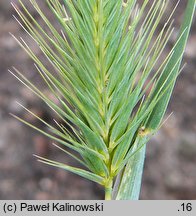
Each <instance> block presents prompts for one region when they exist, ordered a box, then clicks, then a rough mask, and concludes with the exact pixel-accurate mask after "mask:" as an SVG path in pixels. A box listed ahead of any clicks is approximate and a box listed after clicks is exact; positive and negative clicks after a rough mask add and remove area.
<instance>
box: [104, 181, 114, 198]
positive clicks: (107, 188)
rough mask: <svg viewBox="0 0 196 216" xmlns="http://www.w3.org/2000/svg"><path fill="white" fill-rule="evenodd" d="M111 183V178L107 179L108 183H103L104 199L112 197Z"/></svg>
mask: <svg viewBox="0 0 196 216" xmlns="http://www.w3.org/2000/svg"><path fill="white" fill-rule="evenodd" d="M112 184H113V179H112V178H111V179H109V180H108V183H107V184H106V185H105V200H111V199H112Z"/></svg>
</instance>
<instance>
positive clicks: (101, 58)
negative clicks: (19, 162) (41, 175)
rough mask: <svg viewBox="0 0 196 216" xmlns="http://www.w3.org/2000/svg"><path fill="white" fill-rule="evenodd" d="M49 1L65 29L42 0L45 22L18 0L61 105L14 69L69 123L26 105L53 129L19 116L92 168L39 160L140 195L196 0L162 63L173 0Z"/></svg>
mask: <svg viewBox="0 0 196 216" xmlns="http://www.w3.org/2000/svg"><path fill="white" fill-rule="evenodd" d="M45 2H46V3H47V6H48V8H49V10H50V11H51V13H53V16H54V18H55V19H56V22H58V24H59V25H58V27H57V28H56V27H54V26H53V24H52V23H51V20H49V18H48V17H47V16H46V14H45V13H44V11H43V10H42V9H41V7H40V6H39V4H38V3H37V1H36V0H30V3H31V4H32V6H33V7H34V9H35V10H36V12H37V13H38V14H39V16H40V17H41V18H42V20H43V22H44V23H45V24H44V29H43V26H42V25H43V23H42V24H40V23H39V22H38V21H37V20H36V19H35V18H34V17H33V15H32V14H31V13H30V12H29V9H28V8H27V6H26V5H25V4H23V2H22V1H21V0H18V3H19V4H18V6H17V5H16V4H14V3H13V7H14V8H15V10H16V12H17V14H18V17H19V18H16V19H17V21H18V22H19V24H20V25H21V26H22V27H23V29H24V30H25V31H26V33H27V34H28V35H29V36H30V37H32V38H33V39H34V41H35V42H36V43H37V45H38V46H39V48H40V50H41V51H42V53H43V54H44V56H45V57H46V59H47V60H48V64H47V65H45V61H42V60H40V59H39V58H38V57H37V56H36V54H35V53H34V52H33V51H32V50H31V48H30V47H29V46H28V44H27V43H26V42H25V41H24V40H23V39H22V38H20V39H17V38H15V39H16V40H17V41H18V43H19V44H20V45H21V47H22V48H23V49H24V50H25V51H26V52H27V53H28V55H29V56H30V57H31V58H32V59H33V61H34V62H35V68H36V70H37V72H38V73H39V74H40V77H41V78H42V79H43V80H44V82H45V83H46V84H47V86H48V91H50V92H51V93H52V94H53V95H54V97H55V98H56V99H58V104H57V103H56V102H55V101H54V100H52V99H51V98H48V96H47V95H45V94H44V93H43V92H42V91H41V90H40V89H39V88H38V87H36V85H35V84H33V83H32V82H31V81H30V80H28V79H27V78H26V77H25V76H24V75H23V74H22V73H21V72H19V71H18V70H17V69H15V68H14V71H15V72H14V73H13V74H14V76H15V77H16V78H17V79H18V80H20V81H21V82H22V83H23V84H24V85H25V86H26V87H27V88H29V89H30V90H31V91H32V92H34V93H35V94H36V95H37V96H38V97H39V98H40V99H42V100H43V101H44V102H45V103H46V104H47V105H48V107H49V108H50V109H51V110H53V111H54V113H55V115H57V116H58V118H59V119H61V123H58V122H57V121H56V127H54V126H52V125H50V124H48V123H47V122H45V121H44V120H43V119H41V118H40V117H39V116H36V115H35V114H34V113H32V112H31V111H30V110H28V109H26V108H24V109H25V110H26V111H27V112H29V114H31V115H34V116H35V117H36V118H37V119H38V120H39V121H41V122H42V123H43V124H45V125H46V126H47V127H48V128H49V129H50V131H51V133H48V132H45V131H43V130H41V129H39V128H37V127H35V126H34V125H31V124H30V123H28V122H26V121H25V120H23V119H21V118H19V117H17V116H15V117H16V118H17V119H19V120H20V121H22V122H24V123H25V124H27V125H29V126H30V127H32V128H34V129H36V130H37V131H39V132H41V133H42V134H44V135H46V136H48V137H50V138H52V139H53V140H54V141H56V142H58V143H59V144H60V145H61V147H60V146H57V145H55V146H56V147H57V148H59V149H60V150H62V151H63V152H65V153H66V154H68V155H70V156H72V157H73V158H74V159H76V160H77V161H78V162H79V163H81V164H82V165H83V167H84V168H83V169H82V168H80V169H79V168H76V167H71V166H68V165H65V164H63V163H59V162H56V161H52V160H49V159H46V158H43V157H39V156H36V157H37V158H38V160H39V161H41V162H43V163H45V164H49V165H52V166H55V167H59V168H62V169H65V170H68V171H70V172H73V173H76V174H78V175H80V176H82V177H85V178H87V179H89V180H91V181H94V182H97V183H99V184H101V185H103V186H104V187H105V194H106V195H105V198H106V199H111V198H113V199H138V196H139V191H140V185H141V177H142V171H143V162H144V157H145V147H146V143H147V142H148V140H149V139H150V136H151V135H153V134H154V133H155V132H156V131H157V130H158V129H159V127H160V124H161V122H162V119H163V116H164V114H165V111H166V108H167V105H168V102H169V99H170V96H171V93H172V90H173V87H174V84H175V81H176V78H177V76H178V74H179V69H180V65H181V60H182V56H183V52H184V49H185V45H186V42H187V38H188V34H189V31H190V27H191V22H192V18H193V14H194V9H195V0H189V1H188V4H187V9H186V11H185V16H184V20H183V23H182V26H181V30H180V32H179V35H178V38H177V40H176V43H175V45H174V47H173V48H172V49H171V51H170V52H169V53H168V55H167V57H166V58H165V60H164V61H163V62H162V63H159V64H158V62H159V58H160V56H161V54H162V52H163V50H164V48H165V46H166V44H167V42H168V40H169V38H170V36H171V34H172V31H173V28H172V20H171V19H172V16H173V12H174V10H175V8H174V9H173V11H172V14H171V15H170V16H169V17H165V19H166V23H165V25H164V26H163V27H162V29H161V30H159V32H158V34H157V33H156V34H155V31H157V27H158V25H159V23H160V20H161V19H162V18H163V16H164V12H165V9H166V7H167V6H168V2H169V0H165V1H164V0H157V1H153V3H150V2H149V0H143V3H142V5H138V4H137V0H127V1H122V0H64V1H60V0H45ZM147 7H148V12H147V13H146V12H145V11H146V8H147ZM144 14H145V16H143V15H144ZM46 27H47V31H46V30H45V29H46ZM154 36H156V38H155V39H154ZM157 65H158V66H157ZM50 68H52V69H51V70H50ZM53 71H55V73H53ZM67 126H69V129H67ZM63 146H65V147H67V148H68V150H65V149H64V148H63ZM69 149H71V150H72V151H71V152H72V153H71V152H69ZM73 152H75V153H76V154H74V153H73ZM112 196H113V197H112Z"/></svg>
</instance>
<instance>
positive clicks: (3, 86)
mask: <svg viewBox="0 0 196 216" xmlns="http://www.w3.org/2000/svg"><path fill="white" fill-rule="evenodd" d="M14 2H16V1H15V0H14ZM23 2H28V0H23ZM43 2H44V1H42V4H43ZM175 2H176V1H171V2H170V4H171V6H172V5H174V4H175ZM186 2H187V1H185V0H183V1H181V3H180V6H179V7H178V9H177V11H176V14H175V26H176V28H175V31H174V35H175V34H177V30H178V27H179V24H180V22H181V20H182V15H183V11H184V8H185V5H186ZM43 7H44V4H43ZM168 8H171V7H168ZM31 11H32V13H33V15H34V17H35V18H37V19H39V17H38V16H37V14H36V13H35V12H34V10H33V9H32V8H31ZM47 13H48V12H47ZM169 13H170V11H168V14H169ZM12 14H15V12H14V10H13V8H12V7H11V5H10V1H9V0H1V1H0V199H103V190H102V188H101V187H99V186H98V185H96V184H94V183H91V182H89V181H87V180H85V179H83V178H80V177H78V176H75V175H73V174H70V173H68V172H65V171H63V170H60V169H55V168H52V167H48V166H46V165H43V164H40V163H38V162H37V161H36V159H35V158H34V157H33V155H32V154H38V155H41V156H47V157H49V158H55V159H57V160H59V161H63V162H66V163H68V164H72V165H76V166H77V164H76V162H75V161H73V160H72V159H70V158H69V157H68V156H66V155H65V154H62V153H61V152H59V150H57V149H56V148H54V147H52V145H51V143H52V141H51V140H48V139H47V138H45V137H43V136H41V135H40V134H38V133H37V132H35V131H34V130H32V129H30V128H28V127H26V126H25V125H23V124H21V123H20V122H18V121H17V120H15V119H14V118H12V117H11V116H10V115H9V113H14V114H16V115H19V116H22V117H23V118H25V119H26V120H28V121H30V122H31V123H34V124H36V125H37V126H40V127H42V126H41V125H39V123H38V122H37V121H36V119H34V118H33V117H31V116H29V115H27V114H26V113H25V112H24V110H23V109H22V108H20V106H18V105H17V104H16V101H18V102H20V103H22V104H23V105H25V106H26V107H28V108H29V109H30V110H31V111H33V112H35V113H36V114H38V115H39V116H41V117H43V118H44V119H46V120H47V121H49V122H50V121H51V122H52V119H53V115H52V113H51V112H50V111H48V109H47V107H46V106H45V105H44V104H43V103H42V102H40V100H39V99H38V98H37V97H36V96H34V95H33V94H32V93H31V92H29V91H28V90H27V89H26V88H25V87H24V86H22V85H21V84H20V83H19V82H18V81H17V80H16V79H15V78H14V77H13V76H12V75H11V74H10V73H9V72H8V69H10V68H11V67H12V66H15V67H16V68H19V69H21V70H22V71H24V72H25V74H26V76H27V77H28V78H29V79H30V80H33V81H34V82H36V83H38V85H41V82H40V78H39V75H37V73H36V71H35V69H34V66H33V62H32V61H31V60H30V59H29V57H28V56H27V55H26V54H25V52H24V51H23V50H22V49H21V48H20V47H19V46H18V44H17V43H16V42H15V40H14V39H13V38H12V37H11V36H10V35H9V32H11V33H13V34H14V35H16V36H22V37H23V38H24V39H25V40H27V41H28V42H30V39H29V37H28V36H27V35H26V34H25V33H24V31H23V30H22V28H21V27H19V26H18V24H17V23H16V21H15V20H14V19H13V18H12ZM48 16H50V13H48ZM54 25H55V23H54ZM30 44H31V43H30ZM173 44H174V37H172V38H171V39H170V41H169V44H168V47H167V48H166V50H167V49H169V48H171V47H172V45H173ZM30 46H31V45H30ZM32 48H33V50H34V51H35V52H36V54H37V55H38V56H40V57H41V52H40V51H39V49H38V48H37V47H36V46H34V45H33V43H32ZM184 61H185V62H186V63H187V65H186V67H185V69H184V70H183V73H182V74H181V75H180V77H179V79H178V82H177V84H176V87H175V91H174V93H173V97H172V100H171V102H170V105H169V109H168V113H167V115H169V114H170V113H171V112H173V115H172V116H171V117H170V118H169V119H168V120H167V121H166V123H165V124H164V125H163V126H162V128H161V130H160V131H159V132H158V133H157V134H156V136H154V137H153V138H152V140H151V141H150V142H149V143H148V147H147V155H146V161H145V169H144V176H143V183H142V191H141V199H196V115H195V110H196V25H195V23H194V25H193V28H192V32H191V36H190V38H189V42H188V45H187V49H186V52H185V57H184ZM42 89H43V91H46V90H45V88H44V87H42ZM46 94H48V95H49V96H50V93H49V92H46Z"/></svg>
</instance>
